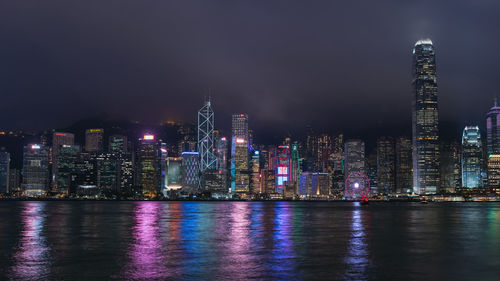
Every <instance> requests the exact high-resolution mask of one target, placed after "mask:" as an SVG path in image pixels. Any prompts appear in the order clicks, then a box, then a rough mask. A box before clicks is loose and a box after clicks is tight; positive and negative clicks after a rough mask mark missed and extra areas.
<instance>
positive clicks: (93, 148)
mask: <svg viewBox="0 0 500 281" xmlns="http://www.w3.org/2000/svg"><path fill="white" fill-rule="evenodd" d="M103 138H104V130H103V129H87V130H86V131H85V151H87V152H100V151H103V143H102V140H103Z"/></svg>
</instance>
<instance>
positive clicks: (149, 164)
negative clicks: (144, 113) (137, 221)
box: [138, 134, 160, 196]
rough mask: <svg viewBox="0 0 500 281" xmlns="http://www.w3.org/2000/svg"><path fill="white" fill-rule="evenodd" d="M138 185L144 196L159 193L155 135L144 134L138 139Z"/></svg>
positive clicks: (158, 150)
mask: <svg viewBox="0 0 500 281" xmlns="http://www.w3.org/2000/svg"><path fill="white" fill-rule="evenodd" d="M139 141H140V143H139V151H138V152H139V185H140V187H141V189H142V193H143V194H144V195H146V196H155V195H156V194H158V193H159V192H160V174H159V173H160V166H159V162H160V147H159V145H158V141H157V140H156V139H155V135H151V134H146V135H144V136H143V137H142V138H141V139H139Z"/></svg>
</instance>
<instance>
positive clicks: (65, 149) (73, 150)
mask: <svg viewBox="0 0 500 281" xmlns="http://www.w3.org/2000/svg"><path fill="white" fill-rule="evenodd" d="M80 152H81V151H80V146H78V145H68V144H63V145H61V147H59V156H58V159H57V171H58V173H57V178H56V181H57V186H58V191H59V192H61V193H66V194H68V193H69V192H70V190H71V188H72V184H73V177H74V176H75V174H76V163H77V162H78V159H79V158H80V155H79V153H80Z"/></svg>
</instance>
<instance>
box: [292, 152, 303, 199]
mask: <svg viewBox="0 0 500 281" xmlns="http://www.w3.org/2000/svg"><path fill="white" fill-rule="evenodd" d="M291 153H292V164H291V166H292V174H291V176H292V178H291V181H292V182H294V183H295V194H299V178H300V174H301V173H302V163H301V162H302V159H301V158H300V156H299V145H298V144H297V143H294V144H292V152H291Z"/></svg>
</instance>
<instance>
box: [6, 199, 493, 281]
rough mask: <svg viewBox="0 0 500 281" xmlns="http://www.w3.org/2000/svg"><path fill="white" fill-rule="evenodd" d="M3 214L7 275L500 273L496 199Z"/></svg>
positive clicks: (19, 208)
mask: <svg viewBox="0 0 500 281" xmlns="http://www.w3.org/2000/svg"><path fill="white" fill-rule="evenodd" d="M0 214H1V216H2V217H3V219H2V220H0V253H2V254H1V255H0V279H16V280H30V279H33V280H39V279H52V280H68V279H75V277H77V278H80V279H85V280H96V279H119V280H151V279H156V280H165V279H186V280H198V279H217V280H243V279H272V280H289V279H334V280H421V279H425V278H427V279H432V277H436V276H437V277H439V278H440V279H447V278H451V279H475V280H496V277H497V276H498V274H500V243H499V242H498V241H499V239H500V237H498V233H500V220H499V219H498V218H499V217H500V204H497V203H492V204H465V205H458V204H440V205H438V204H428V205H423V204H384V203H380V204H377V203H373V204H370V205H369V206H365V207H363V206H359V204H353V203H329V202H315V203H308V202H1V203H0ZM449 257H453V259H449ZM438 261H439V262H438ZM470 264H472V265H473V267H471V266H469V265H470ZM462 277H463V278H462Z"/></svg>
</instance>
